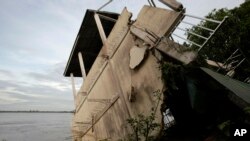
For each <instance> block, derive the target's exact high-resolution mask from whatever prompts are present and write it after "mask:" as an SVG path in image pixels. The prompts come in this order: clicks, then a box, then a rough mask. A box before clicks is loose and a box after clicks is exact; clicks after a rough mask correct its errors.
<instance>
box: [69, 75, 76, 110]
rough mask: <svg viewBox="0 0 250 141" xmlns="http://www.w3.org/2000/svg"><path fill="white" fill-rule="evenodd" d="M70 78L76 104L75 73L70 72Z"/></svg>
mask: <svg viewBox="0 0 250 141" xmlns="http://www.w3.org/2000/svg"><path fill="white" fill-rule="evenodd" d="M70 78H71V83H72V91H73V97H74V102H75V105H76V87H75V80H74V74H73V73H70Z"/></svg>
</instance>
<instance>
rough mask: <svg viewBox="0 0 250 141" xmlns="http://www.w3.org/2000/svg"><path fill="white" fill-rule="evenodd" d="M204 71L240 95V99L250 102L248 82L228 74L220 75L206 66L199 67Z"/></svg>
mask: <svg viewBox="0 0 250 141" xmlns="http://www.w3.org/2000/svg"><path fill="white" fill-rule="evenodd" d="M201 69H202V70H203V71H204V72H206V73H207V74H208V75H210V76H211V77H212V78H214V79H215V80H216V81H217V82H219V83H220V84H222V85H223V86H224V87H225V88H227V89H228V90H229V91H231V92H233V93H234V94H235V95H237V96H238V97H240V98H241V99H242V100H244V101H245V102H247V103H248V104H250V84H247V83H243V82H240V81H238V80H235V79H232V78H230V77H228V76H224V75H221V74H219V73H217V72H214V71H212V70H210V69H207V68H201Z"/></svg>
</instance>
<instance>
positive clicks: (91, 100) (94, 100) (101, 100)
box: [87, 98, 111, 103]
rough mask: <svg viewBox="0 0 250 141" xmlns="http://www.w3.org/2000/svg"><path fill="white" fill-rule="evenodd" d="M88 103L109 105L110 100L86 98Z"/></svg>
mask: <svg viewBox="0 0 250 141" xmlns="http://www.w3.org/2000/svg"><path fill="white" fill-rule="evenodd" d="M87 101H88V102H101V103H110V101H111V99H93V98H91V99H90V98H87Z"/></svg>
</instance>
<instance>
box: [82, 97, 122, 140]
mask: <svg viewBox="0 0 250 141" xmlns="http://www.w3.org/2000/svg"><path fill="white" fill-rule="evenodd" d="M118 98H119V95H116V96H115V97H113V98H112V100H111V102H110V103H109V104H107V105H106V106H105V108H104V109H103V111H102V112H100V113H97V114H96V115H95V120H94V121H93V122H92V123H93V124H92V126H94V125H95V124H96V123H97V122H98V121H99V120H100V118H101V117H102V116H103V115H104V114H105V113H106V112H107V110H108V109H109V108H110V107H111V106H112V105H113V104H114V103H115V102H116V101H117V99H118ZM92 126H90V127H89V128H88V129H87V130H85V132H84V133H83V135H82V136H84V135H85V134H86V133H87V132H88V131H89V130H90V129H91V128H92Z"/></svg>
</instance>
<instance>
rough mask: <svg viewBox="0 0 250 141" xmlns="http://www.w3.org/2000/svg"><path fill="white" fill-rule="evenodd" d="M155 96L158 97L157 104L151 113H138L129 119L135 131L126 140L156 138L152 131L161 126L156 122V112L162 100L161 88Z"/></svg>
mask: <svg viewBox="0 0 250 141" xmlns="http://www.w3.org/2000/svg"><path fill="white" fill-rule="evenodd" d="M154 97H155V99H156V101H155V103H156V105H155V106H154V107H152V108H151V112H150V114H149V115H144V114H138V115H137V116H136V117H134V118H129V119H127V122H128V125H129V127H131V128H132V131H133V133H132V134H130V135H129V136H128V137H127V138H126V139H124V140H125V141H140V140H145V141H152V140H155V137H154V136H151V133H152V132H153V131H155V130H156V129H158V128H159V127H160V124H159V123H156V122H155V118H156V117H155V112H156V109H157V107H158V106H159V101H160V100H161V92H160V91H159V90H158V91H155V92H154Z"/></svg>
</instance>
